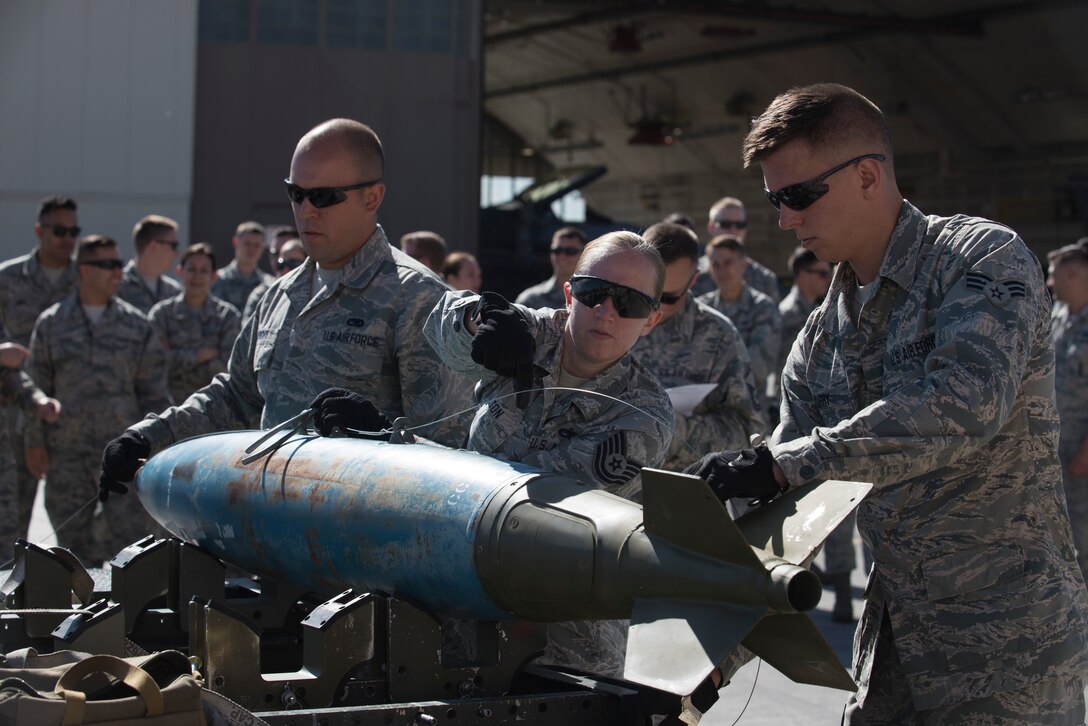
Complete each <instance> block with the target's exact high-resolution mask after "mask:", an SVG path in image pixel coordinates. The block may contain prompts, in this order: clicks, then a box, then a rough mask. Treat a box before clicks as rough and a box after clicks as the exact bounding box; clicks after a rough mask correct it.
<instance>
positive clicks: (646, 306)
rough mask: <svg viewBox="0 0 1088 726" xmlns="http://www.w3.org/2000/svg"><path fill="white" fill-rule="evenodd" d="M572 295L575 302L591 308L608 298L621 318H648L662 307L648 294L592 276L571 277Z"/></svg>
mask: <svg viewBox="0 0 1088 726" xmlns="http://www.w3.org/2000/svg"><path fill="white" fill-rule="evenodd" d="M570 294H571V296H572V297H573V298H574V299H575V300H577V301H578V302H580V303H582V304H583V305H585V306H586V307H590V308H595V307H597V306H598V305H600V304H601V303H603V302H604V301H605V299H606V298H612V305H613V306H615V308H616V314H617V315H619V316H620V317H621V318H648V317H650V313H652V312H653V311H654V310H657V308H658V307H660V305H659V303H658V302H657V300H654V299H653V298H652V297H650V296H649V295H647V294H646V293H643V292H639V291H638V290H636V289H634V288H632V287H627V286H626V285H618V284H616V283H614V282H609V281H608V280H602V279H601V278H599V277H593V276H591V275H574V276H573V277H571V278H570Z"/></svg>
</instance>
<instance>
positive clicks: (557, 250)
mask: <svg viewBox="0 0 1088 726" xmlns="http://www.w3.org/2000/svg"><path fill="white" fill-rule="evenodd" d="M548 252H551V253H552V254H553V255H567V256H568V257H576V256H578V255H580V254H582V250H581V249H580V248H578V247H552V248H551V249H550V250H548Z"/></svg>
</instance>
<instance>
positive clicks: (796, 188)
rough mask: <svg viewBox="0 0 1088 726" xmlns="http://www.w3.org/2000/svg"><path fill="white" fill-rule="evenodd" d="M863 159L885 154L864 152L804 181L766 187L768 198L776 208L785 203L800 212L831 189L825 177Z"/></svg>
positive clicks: (881, 158) (880, 158) (882, 158)
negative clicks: (779, 187) (776, 187)
mask: <svg viewBox="0 0 1088 726" xmlns="http://www.w3.org/2000/svg"><path fill="white" fill-rule="evenodd" d="M862 159H877V160H879V161H884V155H883V154H862V155H861V156H855V157H854V158H853V159H851V160H850V161H844V162H843V163H841V164H839V165H838V166H836V167H835V168H834V169H829V170H827V171H825V172H824V173H823V174H820V175H819V176H814V177H812V178H811V179H808V180H806V181H803V182H797V183H796V184H790V185H789V186H787V187H782V188H781V189H779V190H778V191H777V192H772V191H771V190H769V189H764V190H763V191H765V192H767V200H768V201H769V202H770V203H771V204H773V205H774V208H775V209H781V208H782V205H783V204H785V205H786V206H787V207H789V208H790V209H792V210H794V211H795V212H800V211H801V210H802V209H804V208H806V207H810V206H812V205H813V204H814V203H815V202H816V200H817V199H819V198H820V197H822V196H823V195H825V194H827V190H828V189H830V187H828V186H827V185H826V184H824V179H827V178H828V177H829V176H831V175H832V174H835V173H836V172H840V171H842V170H843V169H845V168H846V167H848V166H850V165H851V164H856V163H858V162H859V161H861V160H862Z"/></svg>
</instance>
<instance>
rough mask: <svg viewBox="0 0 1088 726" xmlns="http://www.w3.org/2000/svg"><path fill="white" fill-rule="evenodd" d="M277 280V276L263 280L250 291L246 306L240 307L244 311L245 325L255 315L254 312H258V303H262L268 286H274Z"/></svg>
mask: <svg viewBox="0 0 1088 726" xmlns="http://www.w3.org/2000/svg"><path fill="white" fill-rule="evenodd" d="M275 281H276V278H274V277H273V278H271V279H268V280H265V281H263V282H262V283H261V284H260V285H257V287H255V288H253V289H252V290H250V292H249V297H247V298H246V306H245V307H244V308H239V310H241V312H242V324H243V325H245V323H246V321H247V320H249V319H250V318H251V317H253V313H255V312H257V305H259V304H260V302H261V298H262V297H264V294H265V293H266V292H268V288H270V287H272V283H273V282H275Z"/></svg>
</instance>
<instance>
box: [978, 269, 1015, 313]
mask: <svg viewBox="0 0 1088 726" xmlns="http://www.w3.org/2000/svg"><path fill="white" fill-rule="evenodd" d="M967 289H968V290H974V291H976V292H980V293H982V295H983V297H985V298H986V299H987V300H989V301H990V302H992V303H993V304H994V305H997V306H999V307H1005V306H1006V305H1008V304H1009V301H1010V300H1012V299H1013V298H1014V297H1024V295H1025V293H1027V286H1026V285H1025V284H1024V281H1023V280H1017V279H1014V278H1011V277H1010V278H1008V279H1006V280H995V279H994V278H992V277H990V276H989V275H987V274H986V273H984V272H974V271H972V272H968V273H967Z"/></svg>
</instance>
